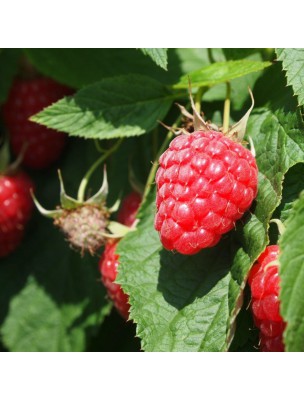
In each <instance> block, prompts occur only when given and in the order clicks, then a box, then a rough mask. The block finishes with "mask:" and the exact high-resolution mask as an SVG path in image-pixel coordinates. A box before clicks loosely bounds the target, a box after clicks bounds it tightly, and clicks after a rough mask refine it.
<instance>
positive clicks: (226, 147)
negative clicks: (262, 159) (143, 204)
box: [155, 131, 258, 254]
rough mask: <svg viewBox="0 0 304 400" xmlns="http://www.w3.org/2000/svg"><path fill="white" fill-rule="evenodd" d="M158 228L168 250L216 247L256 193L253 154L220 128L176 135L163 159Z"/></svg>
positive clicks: (159, 177)
mask: <svg viewBox="0 0 304 400" xmlns="http://www.w3.org/2000/svg"><path fill="white" fill-rule="evenodd" d="M159 164H160V165H159V169H158V171H157V174H156V184H157V198H156V206H157V214H156V217H155V229H156V230H157V231H159V232H160V239H161V242H162V244H163V246H164V247H165V248H166V249H167V250H176V251H178V252H179V253H181V254H195V253H197V252H199V251H200V250H201V249H203V248H206V247H212V246H215V245H216V244H217V243H218V241H219V240H220V238H221V236H222V235H223V234H224V233H226V232H228V231H230V230H231V229H232V228H233V227H234V225H235V222H236V221H237V220H238V219H240V218H241V217H242V216H243V214H244V212H245V211H247V210H248V209H249V207H250V206H251V203H252V201H253V200H254V198H255V196H256V194H257V177H258V170H257V165H256V161H255V158H254V156H253V155H252V154H251V152H250V151H249V150H247V149H245V148H244V147H243V146H242V145H241V144H239V143H237V142H234V141H232V140H231V139H229V138H228V137H225V136H224V135H223V134H222V133H220V132H216V131H196V132H193V133H191V134H189V135H181V136H178V137H176V138H175V139H173V140H172V142H171V143H170V146H169V148H168V149H167V150H166V151H165V152H164V153H163V154H162V156H161V157H160V160H159Z"/></svg>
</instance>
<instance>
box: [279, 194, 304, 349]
mask: <svg viewBox="0 0 304 400" xmlns="http://www.w3.org/2000/svg"><path fill="white" fill-rule="evenodd" d="M285 226H286V230H285V232H284V233H283V235H282V236H281V239H280V241H279V246H280V250H281V255H280V277H281V294H280V300H281V314H282V316H283V318H284V320H285V321H286V322H287V327H286V329H285V332H284V342H285V349H286V351H304V296H303V286H304V246H303V243H304V194H303V193H302V194H301V196H300V199H299V200H298V201H297V202H296V203H295V204H294V207H293V209H292V211H291V212H290V215H289V218H288V219H287V220H286V221H285Z"/></svg>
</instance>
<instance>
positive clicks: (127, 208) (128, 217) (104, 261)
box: [99, 192, 141, 319]
mask: <svg viewBox="0 0 304 400" xmlns="http://www.w3.org/2000/svg"><path fill="white" fill-rule="evenodd" d="M140 202H141V196H140V194H138V193H136V192H131V193H130V194H129V195H127V196H126V197H125V198H124V200H123V201H122V204H121V208H120V211H119V213H118V221H119V222H120V223H121V224H124V225H127V226H132V225H133V224H134V222H135V217H136V213H137V210H138V208H139V205H140ZM117 244H118V241H113V240H109V241H108V242H107V244H106V246H105V250H104V253H103V255H102V256H101V259H100V261H99V268H100V272H101V276H102V281H103V284H104V285H105V287H106V289H107V292H108V296H109V297H110V299H111V300H112V301H113V303H114V306H115V307H116V309H117V310H118V312H119V313H120V314H121V315H122V316H123V318H125V319H128V318H129V308H130V305H129V303H128V300H129V297H128V296H127V295H126V294H125V293H124V292H123V290H122V288H121V286H120V285H119V284H117V283H115V279H116V277H117V268H118V265H119V261H118V259H119V255H118V254H116V247H117Z"/></svg>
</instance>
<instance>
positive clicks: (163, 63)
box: [140, 49, 168, 71]
mask: <svg viewBox="0 0 304 400" xmlns="http://www.w3.org/2000/svg"><path fill="white" fill-rule="evenodd" d="M140 50H141V51H142V52H143V53H144V55H145V56H149V57H151V58H152V60H153V61H154V62H155V64H156V65H158V66H160V67H161V68H162V69H164V70H166V71H167V65H168V57H167V51H168V49H140Z"/></svg>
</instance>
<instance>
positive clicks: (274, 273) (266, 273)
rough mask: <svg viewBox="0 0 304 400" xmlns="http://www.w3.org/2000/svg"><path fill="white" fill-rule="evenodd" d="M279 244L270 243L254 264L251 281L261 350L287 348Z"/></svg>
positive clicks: (254, 313)
mask: <svg viewBox="0 0 304 400" xmlns="http://www.w3.org/2000/svg"><path fill="white" fill-rule="evenodd" d="M278 255H279V247H278V246H276V245H275V246H268V247H267V248H266V250H265V251H264V252H263V253H262V254H261V255H260V257H259V258H258V260H257V262H256V263H255V264H254V266H253V267H252V269H251V271H250V274H249V277H248V283H249V286H250V288H251V295H252V304H251V308H252V312H253V316H254V322H255V325H256V326H257V327H258V328H259V329H260V349H261V351H268V352H269V351H273V352H278V351H284V344H283V339H282V335H283V331H284V329H285V326H286V324H285V322H284V321H283V319H282V317H281V315H280V301H279V297H278V296H279V290H280V287H279V285H280V279H279V274H278V264H277V265H276V264H275V265H273V262H275V261H277V259H278Z"/></svg>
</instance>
